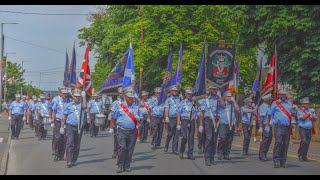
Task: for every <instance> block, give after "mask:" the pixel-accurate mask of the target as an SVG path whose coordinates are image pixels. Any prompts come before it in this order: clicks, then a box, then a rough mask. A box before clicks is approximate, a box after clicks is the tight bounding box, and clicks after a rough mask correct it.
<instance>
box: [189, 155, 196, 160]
mask: <svg viewBox="0 0 320 180" xmlns="http://www.w3.org/2000/svg"><path fill="white" fill-rule="evenodd" d="M188 159H191V160H195V159H196V158H195V157H194V156H188Z"/></svg>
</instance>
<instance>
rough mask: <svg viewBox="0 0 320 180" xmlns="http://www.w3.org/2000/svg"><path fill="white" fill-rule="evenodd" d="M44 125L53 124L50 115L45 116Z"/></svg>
mask: <svg viewBox="0 0 320 180" xmlns="http://www.w3.org/2000/svg"><path fill="white" fill-rule="evenodd" d="M42 124H51V121H50V118H49V115H48V114H47V115H44V117H43V120H42Z"/></svg>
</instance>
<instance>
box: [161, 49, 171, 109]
mask: <svg viewBox="0 0 320 180" xmlns="http://www.w3.org/2000/svg"><path fill="white" fill-rule="evenodd" d="M171 78H172V54H171V53H169V55H168V64H167V71H166V75H165V76H164V78H163V83H162V87H161V92H160V98H159V101H158V105H161V104H163V103H164V102H165V101H166V99H167V93H168V88H169V85H170V82H171Z"/></svg>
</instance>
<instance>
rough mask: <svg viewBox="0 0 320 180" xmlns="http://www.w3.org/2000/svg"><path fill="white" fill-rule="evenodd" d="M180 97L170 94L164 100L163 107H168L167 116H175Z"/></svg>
mask: <svg viewBox="0 0 320 180" xmlns="http://www.w3.org/2000/svg"><path fill="white" fill-rule="evenodd" d="M180 101H181V99H180V97H179V96H170V97H168V98H167V99H166V101H165V102H164V108H168V111H169V117H177V115H178V105H179V103H180Z"/></svg>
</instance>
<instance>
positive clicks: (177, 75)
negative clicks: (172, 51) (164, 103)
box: [169, 44, 182, 87]
mask: <svg viewBox="0 0 320 180" xmlns="http://www.w3.org/2000/svg"><path fill="white" fill-rule="evenodd" d="M181 81H182V44H181V46H180V51H179V61H178V63H177V65H176V70H175V72H174V76H173V78H172V79H171V82H170V86H169V87H171V86H173V85H176V86H178V87H180V86H181Z"/></svg>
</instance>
